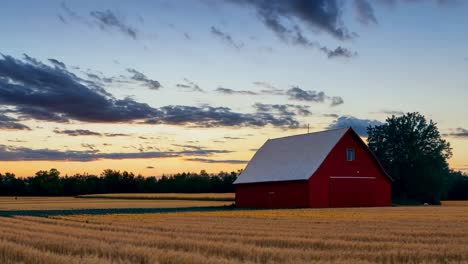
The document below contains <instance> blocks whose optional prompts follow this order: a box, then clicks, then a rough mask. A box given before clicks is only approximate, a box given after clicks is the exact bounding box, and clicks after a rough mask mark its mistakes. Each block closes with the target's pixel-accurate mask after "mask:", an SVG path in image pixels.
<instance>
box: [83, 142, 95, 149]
mask: <svg viewBox="0 0 468 264" xmlns="http://www.w3.org/2000/svg"><path fill="white" fill-rule="evenodd" d="M81 146H82V147H83V148H88V149H91V150H94V149H96V145H94V144H86V143H82V144H81Z"/></svg>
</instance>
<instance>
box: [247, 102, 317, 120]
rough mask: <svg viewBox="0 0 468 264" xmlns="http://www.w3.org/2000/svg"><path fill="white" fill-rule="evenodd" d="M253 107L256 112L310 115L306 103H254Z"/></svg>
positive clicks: (288, 115)
mask: <svg viewBox="0 0 468 264" xmlns="http://www.w3.org/2000/svg"><path fill="white" fill-rule="evenodd" d="M254 108H255V109H256V111H257V112H258V113H276V114H278V115H279V116H281V117H294V116H310V115H312V112H311V111H310V110H309V109H310V106H307V105H293V104H262V103H255V104H254Z"/></svg>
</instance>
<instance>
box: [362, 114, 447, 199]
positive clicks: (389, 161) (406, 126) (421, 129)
mask: <svg viewBox="0 0 468 264" xmlns="http://www.w3.org/2000/svg"><path fill="white" fill-rule="evenodd" d="M367 132H368V139H367V141H368V144H369V147H370V149H371V150H372V151H373V152H374V153H375V155H376V156H377V157H378V158H379V160H380V162H381V163H382V165H383V166H384V168H385V169H386V171H387V173H389V174H390V176H391V177H392V178H393V179H394V181H393V184H392V196H393V200H394V201H395V202H397V203H408V202H419V203H431V204H438V203H439V202H440V199H441V197H442V195H443V194H444V192H445V191H446V188H447V184H448V180H449V179H448V175H449V170H448V164H447V159H449V158H450V157H451V156H452V149H451V147H450V144H449V143H448V142H447V141H445V140H444V139H442V138H441V135H440V133H439V131H438V129H437V124H436V123H434V122H433V121H432V120H430V121H429V122H427V120H426V118H425V117H424V116H423V115H421V114H419V113H407V114H405V115H403V116H399V117H396V116H392V117H390V118H387V120H386V122H385V123H384V124H382V125H379V126H374V127H368V129H367Z"/></svg>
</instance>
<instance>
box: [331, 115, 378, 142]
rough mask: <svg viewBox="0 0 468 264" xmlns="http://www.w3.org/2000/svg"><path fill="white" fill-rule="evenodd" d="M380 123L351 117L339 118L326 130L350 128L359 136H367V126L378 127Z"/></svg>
mask: <svg viewBox="0 0 468 264" xmlns="http://www.w3.org/2000/svg"><path fill="white" fill-rule="evenodd" d="M379 125H382V122H380V121H377V120H370V119H359V118H356V117H353V116H340V117H338V118H337V119H336V120H335V121H333V123H331V124H330V125H329V126H328V127H327V129H336V128H345V127H352V128H353V129H354V131H356V133H358V135H360V136H363V137H365V136H367V127H368V126H379Z"/></svg>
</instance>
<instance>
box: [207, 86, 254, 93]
mask: <svg viewBox="0 0 468 264" xmlns="http://www.w3.org/2000/svg"><path fill="white" fill-rule="evenodd" d="M215 91H216V92H218V93H222V94H227V95H233V94H239V95H258V93H256V92H252V91H246V90H233V89H230V88H224V87H218V88H216V90H215Z"/></svg>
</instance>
